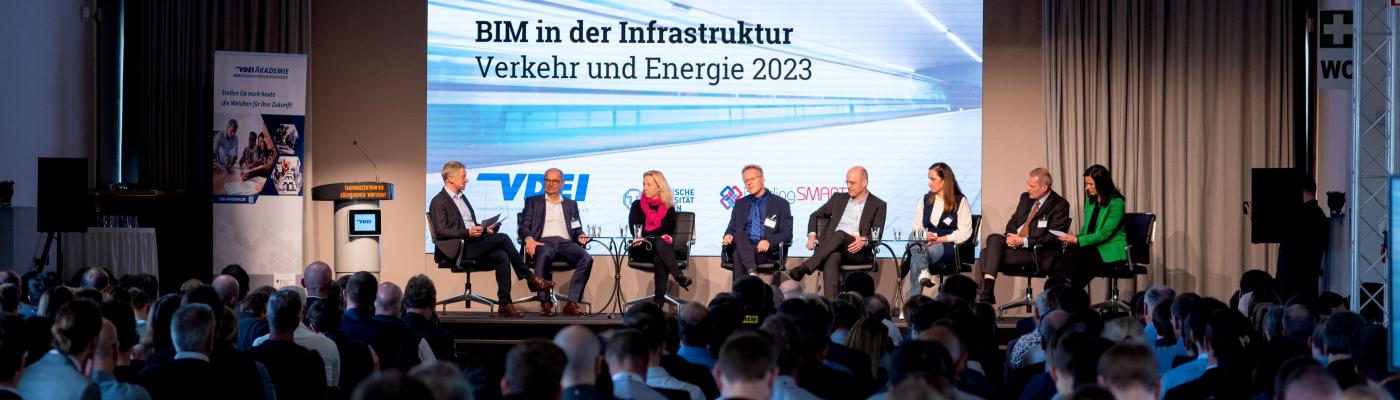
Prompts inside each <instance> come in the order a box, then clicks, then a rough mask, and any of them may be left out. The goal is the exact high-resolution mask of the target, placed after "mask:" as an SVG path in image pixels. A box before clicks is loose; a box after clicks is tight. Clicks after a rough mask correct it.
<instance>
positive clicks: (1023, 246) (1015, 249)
mask: <svg viewBox="0 0 1400 400" xmlns="http://www.w3.org/2000/svg"><path fill="white" fill-rule="evenodd" d="M1053 183H1054V181H1053V179H1052V178H1051V177H1050V171H1047V170H1046V169H1045V168H1036V169H1033V170H1031V172H1030V176H1028V177H1027V178H1026V192H1025V193H1021V200H1020V202H1019V203H1018V204H1017V205H1016V212H1015V213H1012V214H1011V220H1009V221H1006V231H1005V232H1006V233H1004V234H1003V233H993V234H991V235H987V241H985V242H983V243H986V244H987V248H986V249H985V250H983V253H982V254H984V255H983V258H982V262H981V263H979V264H978V265H980V266H981V267H980V268H982V294H981V295H979V296H978V301H979V302H983V303H990V304H996V296H994V294H993V293H994V288H995V285H996V279H997V271H998V270H1000V269H1001V267H1002V266H1004V265H1026V264H1035V265H1037V266H1038V267H1039V268H1040V269H1041V271H1042V272H1047V273H1049V272H1053V271H1054V270H1053V268H1054V265H1055V260H1057V259H1059V256H1060V241H1059V240H1056V238H1055V235H1054V234H1052V233H1050V231H1051V230H1055V231H1060V232H1069V225H1070V218H1069V202H1068V201H1065V198H1064V197H1061V196H1060V195H1059V194H1058V193H1055V191H1054V190H1052V189H1051V188H1050V185H1051V184H1053Z"/></svg>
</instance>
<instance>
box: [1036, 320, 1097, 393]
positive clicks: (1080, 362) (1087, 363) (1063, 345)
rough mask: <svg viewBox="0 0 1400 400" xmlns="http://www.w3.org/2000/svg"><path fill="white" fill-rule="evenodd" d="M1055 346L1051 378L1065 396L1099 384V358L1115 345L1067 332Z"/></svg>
mask: <svg viewBox="0 0 1400 400" xmlns="http://www.w3.org/2000/svg"><path fill="white" fill-rule="evenodd" d="M1061 335H1063V336H1061V338H1060V339H1058V340H1056V342H1055V351H1054V352H1052V353H1051V355H1050V364H1051V368H1050V377H1051V378H1053V379H1054V380H1055V389H1056V390H1057V391H1058V392H1059V393H1060V394H1061V395H1069V394H1070V393H1074V391H1075V390H1078V389H1080V388H1083V387H1085V386H1093V385H1096V384H1098V377H1099V358H1100V356H1102V355H1103V353H1104V352H1106V351H1108V348H1109V347H1111V346H1112V342H1109V341H1107V340H1104V339H1103V338H1100V337H1098V336H1097V335H1092V334H1087V333H1080V332H1074V331H1066V332H1064V333H1062V334H1061Z"/></svg>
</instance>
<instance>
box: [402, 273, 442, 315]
mask: <svg viewBox="0 0 1400 400" xmlns="http://www.w3.org/2000/svg"><path fill="white" fill-rule="evenodd" d="M434 304H437V287H436V286H434V285H433V279H432V278H429V277H428V276H427V275H423V274H418V275H414V276H413V277H412V278H408V284H407V285H404V288H403V306H404V307H405V308H407V309H409V310H419V311H423V312H429V313H431V312H432V311H433V305H434Z"/></svg>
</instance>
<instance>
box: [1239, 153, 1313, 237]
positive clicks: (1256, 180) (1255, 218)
mask: <svg viewBox="0 0 1400 400" xmlns="http://www.w3.org/2000/svg"><path fill="white" fill-rule="evenodd" d="M1250 186H1251V188H1250V196H1249V198H1250V205H1251V207H1250V219H1249V226H1250V230H1251V231H1252V232H1251V235H1250V241H1252V242H1254V243H1280V242H1283V240H1284V239H1285V238H1287V237H1289V236H1292V235H1296V234H1298V233H1297V230H1298V224H1299V221H1300V219H1299V218H1298V215H1299V214H1298V210H1299V209H1300V207H1301V206H1302V204H1303V176H1302V174H1301V173H1299V172H1298V170H1297V169H1294V168H1254V169H1252V170H1250Z"/></svg>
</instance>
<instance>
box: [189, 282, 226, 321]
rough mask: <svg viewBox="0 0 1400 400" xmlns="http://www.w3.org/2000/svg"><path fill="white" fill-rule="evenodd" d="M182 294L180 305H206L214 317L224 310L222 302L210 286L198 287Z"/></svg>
mask: <svg viewBox="0 0 1400 400" xmlns="http://www.w3.org/2000/svg"><path fill="white" fill-rule="evenodd" d="M184 292H185V298H184V300H183V303H182V304H193V303H200V304H204V305H207V306H209V309H210V310H212V311H213V312H214V315H215V316H218V315H219V313H222V312H223V310H224V300H223V299H222V298H220V297H219V293H218V292H216V291H215V290H214V287H212V286H209V285H199V286H196V287H194V288H191V289H190V290H186V291H184Z"/></svg>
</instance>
